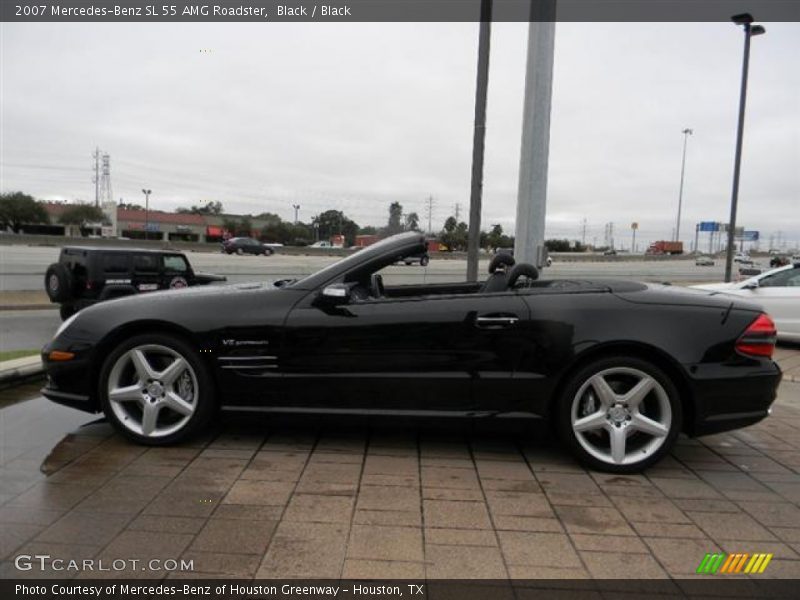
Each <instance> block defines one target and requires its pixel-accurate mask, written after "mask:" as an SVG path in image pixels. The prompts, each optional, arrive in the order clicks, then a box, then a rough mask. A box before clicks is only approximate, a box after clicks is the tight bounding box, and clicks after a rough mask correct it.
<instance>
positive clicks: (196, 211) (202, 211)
mask: <svg viewBox="0 0 800 600" xmlns="http://www.w3.org/2000/svg"><path fill="white" fill-rule="evenodd" d="M175 212H176V213H178V214H184V215H186V214H189V215H221V214H222V212H223V207H222V202H219V201H211V202H206V203H205V204H201V205H200V206H197V205H195V204H193V205H192V206H191V207H189V208H185V207H181V208H176V209H175Z"/></svg>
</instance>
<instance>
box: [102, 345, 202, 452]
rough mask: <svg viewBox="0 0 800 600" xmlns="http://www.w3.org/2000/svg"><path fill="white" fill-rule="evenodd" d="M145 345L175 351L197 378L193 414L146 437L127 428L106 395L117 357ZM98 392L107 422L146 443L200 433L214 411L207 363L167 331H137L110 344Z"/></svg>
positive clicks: (161, 442)
mask: <svg viewBox="0 0 800 600" xmlns="http://www.w3.org/2000/svg"><path fill="white" fill-rule="evenodd" d="M147 345H158V346H164V347H166V348H169V349H171V350H173V351H175V352H176V353H178V354H179V355H180V356H181V357H182V358H183V359H184V360H186V362H187V363H188V364H189V366H190V367H191V369H192V370H193V372H194V373H193V374H194V375H195V377H196V380H197V390H196V392H195V394H196V396H195V399H194V403H195V404H194V412H193V414H192V415H191V416H190V417H189V419H188V421H187V422H186V423H185V424H184V425H183V426H182V427H181V428H180V429H179V430H178V431H175V432H174V433H171V434H169V435H164V436H160V437H148V436H144V435H141V434H139V433H135V432H134V431H131V429H129V428H128V427H127V426H126V425H124V424H123V423H122V422H121V420H120V419H119V417H118V416H117V414H116V413H115V412H114V410H113V409H112V406H111V402H110V401H109V398H108V380H109V375H110V374H111V372H112V369H113V368H114V366H115V364H116V363H117V361H118V360H119V359H120V357H122V356H123V355H124V354H125V353H126V352H128V351H129V350H132V349H133V348H136V347H139V346H147ZM98 394H99V398H100V403H101V407H102V409H103V412H104V413H105V415H106V418H107V419H108V421H109V423H111V425H112V426H113V427H114V428H115V429H116V430H117V431H118V432H119V433H121V434H122V435H123V436H125V437H126V438H128V439H130V440H133V441H134V442H137V443H139V444H144V445H147V446H167V445H170V444H175V443H177V442H180V441H183V440H187V439H190V438H191V437H192V436H194V435H196V434H198V433H200V432H201V431H202V430H203V429H204V428H205V427H206V426H207V425H208V423H209V421H210V420H211V418H212V417H213V416H214V414H215V413H216V412H217V401H216V397H215V390H214V383H213V381H212V379H211V375H210V374H209V372H208V369H207V366H206V365H205V364H203V363H202V361H201V360H200V358H199V357H198V355H197V352H196V351H195V350H194V348H193V346H192V345H190V344H189V343H187V342H186V341H185V340H183V339H182V338H180V337H178V336H175V335H171V334H160V333H148V334H143V335H138V336H136V337H133V338H129V339H127V340H125V341H124V342H122V343H121V344H119V345H118V346H117V347H116V348H114V350H113V351H112V352H111V354H110V355H109V356H108V358H107V359H106V361H105V362H104V363H103V368H102V370H101V371H100V378H99V381H98Z"/></svg>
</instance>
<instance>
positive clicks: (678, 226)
mask: <svg viewBox="0 0 800 600" xmlns="http://www.w3.org/2000/svg"><path fill="white" fill-rule="evenodd" d="M692 133H693V132H692V130H691V129H684V130H683V158H682V159H681V187H680V189H679V191H678V220H677V222H676V223H675V241H676V242H680V241H681V207H682V206H683V175H684V172H685V171H686V143H687V142H688V141H689V136H690V135H692Z"/></svg>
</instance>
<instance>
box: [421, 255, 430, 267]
mask: <svg viewBox="0 0 800 600" xmlns="http://www.w3.org/2000/svg"><path fill="white" fill-rule="evenodd" d="M429 262H431V259H430V258H428V257H427V256H423V257H422V258H421V259H419V264H420V266H421V267H427V266H428V263H429Z"/></svg>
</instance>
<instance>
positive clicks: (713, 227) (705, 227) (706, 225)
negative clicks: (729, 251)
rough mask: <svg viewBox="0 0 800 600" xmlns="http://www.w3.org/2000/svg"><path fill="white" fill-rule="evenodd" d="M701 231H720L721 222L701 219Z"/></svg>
mask: <svg viewBox="0 0 800 600" xmlns="http://www.w3.org/2000/svg"><path fill="white" fill-rule="evenodd" d="M700 231H719V223H717V222H716V221H701V222H700Z"/></svg>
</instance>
